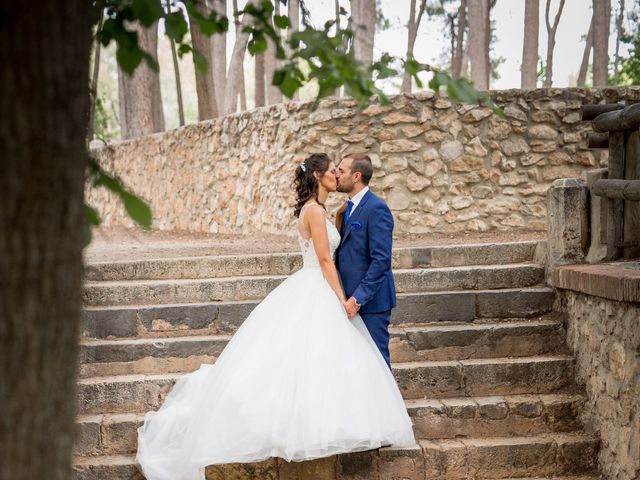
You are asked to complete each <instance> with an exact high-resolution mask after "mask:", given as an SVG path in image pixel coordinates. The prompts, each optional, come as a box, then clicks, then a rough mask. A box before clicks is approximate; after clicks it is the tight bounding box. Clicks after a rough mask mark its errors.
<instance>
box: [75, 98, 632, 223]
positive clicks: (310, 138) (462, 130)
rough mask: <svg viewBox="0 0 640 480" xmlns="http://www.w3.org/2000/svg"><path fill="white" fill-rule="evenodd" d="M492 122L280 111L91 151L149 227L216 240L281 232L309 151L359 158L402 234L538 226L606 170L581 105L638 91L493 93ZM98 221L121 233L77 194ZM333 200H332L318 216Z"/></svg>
mask: <svg viewBox="0 0 640 480" xmlns="http://www.w3.org/2000/svg"><path fill="white" fill-rule="evenodd" d="M491 95H492V97H493V100H494V101H495V103H496V104H498V105H499V106H501V107H502V108H503V109H504V113H505V117H504V118H500V117H498V116H497V115H495V114H493V113H492V112H491V110H489V109H487V108H482V107H478V106H470V105H460V104H453V103H452V102H451V101H449V100H448V99H447V98H444V97H441V96H438V95H434V94H432V93H428V92H424V93H418V94H415V95H398V96H395V97H391V104H390V105H388V106H382V105H380V104H379V103H377V102H374V103H372V104H371V105H370V106H369V107H368V108H366V109H364V110H359V109H358V108H357V106H356V105H355V103H354V101H353V100H351V99H327V100H324V101H322V102H320V104H319V106H318V108H317V109H316V110H313V108H312V104H311V103H305V102H289V103H285V104H281V105H274V106H270V107H265V108H260V109H256V110H252V111H248V112H243V113H239V114H235V115H229V116H226V117H223V118H219V119H215V120H211V121H205V122H200V123H196V124H193V125H188V126H185V127H182V128H179V129H176V130H171V131H168V132H163V133H161V134H155V135H151V136H147V137H143V138H138V139H134V140H130V141H126V142H120V143H115V144H112V145H110V146H107V147H104V148H100V149H97V150H95V151H94V152H95V154H96V156H97V157H98V158H99V160H100V162H101V164H102V165H103V167H104V168H105V169H107V170H108V171H111V172H114V173H115V174H117V175H118V176H120V177H121V178H122V179H123V180H124V182H125V184H126V185H127V186H128V187H129V188H130V189H132V190H133V191H135V192H136V193H138V194H139V195H141V196H142V197H143V198H145V199H146V200H147V201H148V202H149V203H150V205H151V208H152V210H153V216H154V227H155V228H159V229H166V230H172V229H177V230H189V231H200V232H219V233H250V232H252V231H263V232H268V233H283V232H288V231H290V228H291V225H292V222H293V218H292V205H293V198H294V197H293V190H292V176H293V171H294V169H295V167H296V165H297V164H298V163H299V162H301V161H302V160H303V159H304V156H305V155H306V154H308V153H311V152H319V151H320V152H326V153H328V154H329V155H331V156H332V157H333V158H335V159H336V161H337V160H339V159H340V158H341V157H342V156H343V155H345V154H346V153H350V152H356V151H366V152H369V153H370V154H371V157H372V159H373V161H374V166H375V173H374V179H373V181H372V185H371V186H372V189H373V190H374V191H375V192H376V193H378V194H379V195H380V196H381V197H382V198H384V199H385V200H386V201H387V202H388V204H389V206H390V208H391V209H392V211H393V213H394V216H395V220H396V231H397V232H405V233H427V232H461V231H486V230H512V229H526V230H542V229H545V228H546V206H545V193H546V191H547V188H548V187H549V186H550V185H551V183H552V182H553V181H554V180H556V179H558V178H566V177H582V176H584V173H585V171H586V170H587V169H591V168H594V167H598V166H602V165H605V164H606V161H607V157H606V151H596V152H594V151H588V150H587V149H586V134H587V133H588V132H589V131H590V126H589V125H588V124H585V123H582V122H580V106H581V105H582V104H585V103H597V102H605V101H606V102H615V101H620V100H624V99H640V89H624V88H622V89H605V90H584V89H538V90H531V91H523V90H506V91H494V92H491ZM87 200H88V202H89V203H90V204H92V205H94V206H96V207H97V208H98V210H99V211H100V213H101V214H102V217H103V221H104V225H107V226H110V225H120V226H132V225H133V224H132V222H131V221H130V220H129V219H128V218H127V216H126V214H125V212H124V209H123V208H122V206H121V204H120V202H119V201H117V199H115V198H114V197H113V196H111V195H110V194H108V193H106V192H104V191H102V190H95V189H89V192H88V199H87ZM341 201H343V196H342V195H339V194H337V195H334V196H333V197H332V199H331V200H330V201H329V202H328V205H327V206H328V209H329V210H331V209H335V208H337V206H339V204H340V203H341Z"/></svg>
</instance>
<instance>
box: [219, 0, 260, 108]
mask: <svg viewBox="0 0 640 480" xmlns="http://www.w3.org/2000/svg"><path fill="white" fill-rule="evenodd" d="M250 1H251V2H252V3H255V2H256V1H257V0H250ZM250 22H251V16H250V15H243V16H242V21H241V22H240V28H239V30H238V34H237V35H236V41H235V43H234V45H233V52H232V53H231V63H230V64H229V73H228V75H227V80H226V88H225V92H224V109H223V110H222V111H223V112H224V114H225V115H227V114H229V113H233V112H234V111H235V110H236V106H237V104H238V93H239V92H240V89H239V86H240V78H241V77H242V76H243V75H244V69H243V63H244V54H245V52H246V50H247V43H248V41H249V34H248V33H246V32H243V31H242V29H243V28H244V27H245V26H247V25H249V23H250Z"/></svg>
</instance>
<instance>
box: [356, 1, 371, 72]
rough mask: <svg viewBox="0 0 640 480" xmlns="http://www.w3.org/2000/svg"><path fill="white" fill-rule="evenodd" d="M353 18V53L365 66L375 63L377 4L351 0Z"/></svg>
mask: <svg viewBox="0 0 640 480" xmlns="http://www.w3.org/2000/svg"><path fill="white" fill-rule="evenodd" d="M351 17H352V18H353V33H354V37H353V53H354V55H355V57H356V59H357V60H359V61H361V62H362V63H364V64H365V65H367V66H368V65H371V63H373V43H374V37H375V33H376V2H375V1H373V0H351Z"/></svg>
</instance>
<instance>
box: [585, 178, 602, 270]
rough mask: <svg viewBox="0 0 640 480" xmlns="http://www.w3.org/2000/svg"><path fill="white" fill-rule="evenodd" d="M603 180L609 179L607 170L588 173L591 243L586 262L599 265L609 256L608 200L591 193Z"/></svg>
mask: <svg viewBox="0 0 640 480" xmlns="http://www.w3.org/2000/svg"><path fill="white" fill-rule="evenodd" d="M603 178H607V169H606V168H598V169H596V170H589V171H588V172H587V188H588V189H589V192H588V195H589V217H590V218H589V231H590V242H589V253H587V258H586V261H587V262H589V263H597V262H599V261H601V260H602V259H604V258H605V257H606V256H607V199H606V198H603V197H599V196H598V195H594V194H593V193H591V187H592V186H593V184H594V183H595V182H596V181H597V180H600V179H603Z"/></svg>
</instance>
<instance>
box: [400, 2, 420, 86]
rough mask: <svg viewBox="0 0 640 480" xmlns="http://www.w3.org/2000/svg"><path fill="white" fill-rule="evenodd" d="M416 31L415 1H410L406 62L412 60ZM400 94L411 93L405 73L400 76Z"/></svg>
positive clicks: (409, 81)
mask: <svg viewBox="0 0 640 480" xmlns="http://www.w3.org/2000/svg"><path fill="white" fill-rule="evenodd" d="M417 31H418V29H417V28H416V0H410V4H409V23H408V24H407V57H406V58H407V60H411V59H412V58H413V46H414V45H415V39H416V36H417ZM400 91H401V92H402V93H411V77H410V76H409V74H408V73H407V72H404V74H403V75H402V86H401V87H400Z"/></svg>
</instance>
